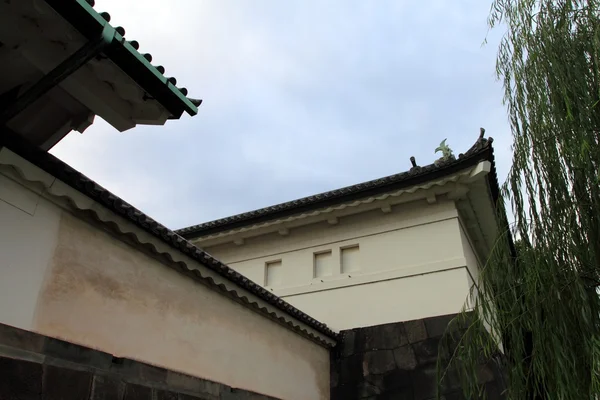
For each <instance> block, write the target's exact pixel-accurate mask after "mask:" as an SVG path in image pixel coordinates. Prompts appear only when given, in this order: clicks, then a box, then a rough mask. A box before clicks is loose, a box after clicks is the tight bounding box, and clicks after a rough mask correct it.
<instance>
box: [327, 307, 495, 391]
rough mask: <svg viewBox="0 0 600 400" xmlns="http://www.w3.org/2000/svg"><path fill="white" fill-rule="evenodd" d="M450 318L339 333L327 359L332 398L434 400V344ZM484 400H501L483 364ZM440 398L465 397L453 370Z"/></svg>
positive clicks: (489, 369)
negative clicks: (329, 365)
mask: <svg viewBox="0 0 600 400" xmlns="http://www.w3.org/2000/svg"><path fill="white" fill-rule="evenodd" d="M453 317H454V315H445V316H439V317H433V318H426V319H421V320H414V321H407V322H398V323H391V324H384V325H377V326H371V327H366V328H357V329H352V330H347V331H342V332H341V333H342V337H343V340H342V342H341V343H340V344H338V346H336V349H335V350H334V351H333V352H332V355H331V400H354V399H368V400H383V399H393V400H408V399H410V400H413V399H414V400H429V399H435V398H436V392H437V367H436V364H437V356H438V346H439V343H440V339H441V337H442V335H443V334H444V331H445V329H446V327H447V325H448V323H449V322H450V320H451V319H452V318H453ZM479 379H480V382H481V383H482V384H484V385H485V390H486V393H487V398H488V399H490V400H494V399H501V398H503V397H502V396H501V384H500V382H501V376H500V373H499V370H498V369H497V368H495V367H494V366H493V365H491V364H488V365H481V367H480V373H479ZM440 390H441V392H440V394H441V395H442V397H441V398H442V399H446V400H459V399H464V397H463V394H462V390H461V386H460V382H459V379H458V376H457V375H456V374H454V373H452V371H450V372H449V373H448V375H447V378H446V379H444V383H443V385H442V387H441V388H440Z"/></svg>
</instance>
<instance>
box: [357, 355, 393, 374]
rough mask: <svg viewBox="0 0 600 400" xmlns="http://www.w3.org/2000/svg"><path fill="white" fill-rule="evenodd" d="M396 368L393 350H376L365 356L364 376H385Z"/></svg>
mask: <svg viewBox="0 0 600 400" xmlns="http://www.w3.org/2000/svg"><path fill="white" fill-rule="evenodd" d="M395 368H396V360H395V359H394V353H393V351H392V350H376V351H370V352H368V353H365V354H364V358H363V376H367V375H374V374H384V373H386V372H389V371H392V370H394V369H395Z"/></svg>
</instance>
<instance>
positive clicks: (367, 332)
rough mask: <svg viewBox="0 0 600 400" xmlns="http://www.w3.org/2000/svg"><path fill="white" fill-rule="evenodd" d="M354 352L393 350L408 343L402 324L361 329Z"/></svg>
mask: <svg viewBox="0 0 600 400" xmlns="http://www.w3.org/2000/svg"><path fill="white" fill-rule="evenodd" d="M358 333H359V334H358V335H357V337H360V339H362V340H359V341H358V343H357V344H358V346H356V345H355V350H365V351H369V350H393V349H395V348H398V347H400V346H404V345H405V344H406V343H408V339H407V337H406V331H405V328H404V323H402V322H398V323H393V324H385V325H377V326H370V327H367V328H363V329H362V330H360V331H359V332H358Z"/></svg>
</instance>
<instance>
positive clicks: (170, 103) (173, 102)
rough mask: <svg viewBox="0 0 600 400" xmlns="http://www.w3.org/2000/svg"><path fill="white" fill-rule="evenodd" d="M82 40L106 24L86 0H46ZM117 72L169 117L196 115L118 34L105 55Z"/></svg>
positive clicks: (94, 33) (189, 102) (92, 37)
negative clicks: (153, 100) (149, 97)
mask: <svg viewBox="0 0 600 400" xmlns="http://www.w3.org/2000/svg"><path fill="white" fill-rule="evenodd" d="M45 1H46V3H48V5H50V6H51V7H52V8H53V9H54V10H55V11H56V12H58V13H59V14H60V15H61V16H62V17H63V18H64V19H65V20H66V21H68V22H69V23H70V24H71V25H73V27H74V28H75V29H77V30H78V31H79V32H80V33H81V34H82V35H83V36H85V37H86V38H88V39H90V40H92V39H94V38H97V37H98V36H99V35H101V34H102V31H103V29H104V27H105V26H106V25H109V26H110V24H109V22H108V21H106V20H105V19H104V18H103V16H102V15H100V14H99V13H98V12H96V10H94V8H93V7H92V6H90V5H89V4H88V3H87V2H86V1H85V0H70V1H65V0H45ZM104 54H106V56H108V57H109V58H110V59H111V61H113V62H114V63H115V64H116V65H117V66H118V67H119V68H121V69H122V70H123V72H125V73H126V74H127V75H128V76H129V77H130V78H131V79H133V80H134V81H135V82H136V83H137V84H138V85H139V86H140V87H141V88H142V89H144V90H145V91H146V92H147V93H148V95H150V96H151V97H152V98H154V99H155V100H156V101H158V102H159V103H160V104H162V105H163V107H165V109H167V110H168V111H169V112H170V113H171V114H172V118H180V117H181V115H182V114H183V112H184V111H185V112H187V113H188V114H189V115H191V116H194V115H196V114H197V113H198V107H196V106H195V105H194V103H193V101H192V100H190V99H188V98H187V97H186V96H185V95H184V93H182V92H181V90H180V89H178V88H177V87H175V85H173V83H171V82H170V81H169V80H168V79H167V78H166V77H165V76H164V75H162V74H161V73H160V72H159V71H158V70H157V69H156V67H154V66H153V65H152V64H150V63H149V62H148V61H147V60H146V59H145V58H144V56H142V55H141V54H140V53H139V52H138V51H137V50H136V49H134V48H133V46H131V45H130V44H129V43H128V42H127V41H126V40H125V38H124V37H123V36H122V35H120V34H119V33H118V32H117V33H116V34H115V40H114V41H113V44H112V45H111V46H110V47H109V48H107V49H106V50H105V51H104Z"/></svg>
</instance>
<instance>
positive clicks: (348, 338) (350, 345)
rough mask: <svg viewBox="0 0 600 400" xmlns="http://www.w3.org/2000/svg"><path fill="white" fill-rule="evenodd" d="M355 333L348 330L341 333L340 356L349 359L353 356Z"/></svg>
mask: <svg viewBox="0 0 600 400" xmlns="http://www.w3.org/2000/svg"><path fill="white" fill-rule="evenodd" d="M355 337H356V332H355V331H352V330H349V331H344V332H342V343H341V356H342V357H349V356H351V355H353V354H354V352H355V349H354V339H355Z"/></svg>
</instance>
